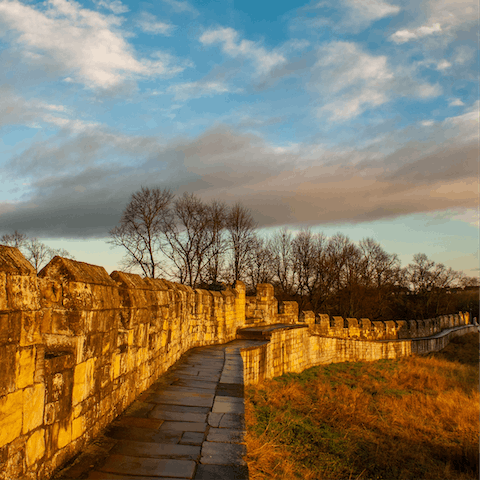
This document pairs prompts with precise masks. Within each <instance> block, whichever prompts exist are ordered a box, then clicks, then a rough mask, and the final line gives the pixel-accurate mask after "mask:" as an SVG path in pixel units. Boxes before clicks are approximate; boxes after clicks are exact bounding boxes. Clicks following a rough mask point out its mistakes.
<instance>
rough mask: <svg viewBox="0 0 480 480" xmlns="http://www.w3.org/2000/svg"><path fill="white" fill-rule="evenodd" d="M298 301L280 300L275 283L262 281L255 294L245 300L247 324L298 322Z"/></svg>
mask: <svg viewBox="0 0 480 480" xmlns="http://www.w3.org/2000/svg"><path fill="white" fill-rule="evenodd" d="M298 315H299V312H298V303H297V302H292V301H283V302H282V301H280V302H279V301H278V300H277V299H276V298H275V294H274V288H273V285H270V284H269V283H260V284H258V285H257V291H256V295H255V296H247V297H246V300H245V322H246V324H247V325H272V324H275V323H287V324H291V323H296V322H298Z"/></svg>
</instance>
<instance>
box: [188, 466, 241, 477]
mask: <svg viewBox="0 0 480 480" xmlns="http://www.w3.org/2000/svg"><path fill="white" fill-rule="evenodd" d="M194 478H195V480H227V479H228V480H248V467H247V466H237V465H228V466H227V465H199V466H198V469H197V472H196V474H195V477H194Z"/></svg>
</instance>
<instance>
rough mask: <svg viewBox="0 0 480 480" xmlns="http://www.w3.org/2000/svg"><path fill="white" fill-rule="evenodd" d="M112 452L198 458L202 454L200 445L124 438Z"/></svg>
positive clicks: (145, 455) (146, 455)
mask: <svg viewBox="0 0 480 480" xmlns="http://www.w3.org/2000/svg"><path fill="white" fill-rule="evenodd" d="M111 453H112V454H114V455H129V456H132V457H151V458H176V459H187V460H197V459H198V458H199V456H200V447H198V446H191V445H174V444H168V443H148V442H133V441H129V440H122V441H120V442H119V443H118V444H117V445H116V446H115V447H114V448H113V449H112V451H111Z"/></svg>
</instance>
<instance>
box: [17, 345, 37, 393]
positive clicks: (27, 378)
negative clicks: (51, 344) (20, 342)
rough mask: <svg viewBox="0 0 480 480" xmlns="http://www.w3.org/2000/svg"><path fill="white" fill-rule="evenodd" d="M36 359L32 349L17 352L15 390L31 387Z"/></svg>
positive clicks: (22, 349) (34, 351)
mask: <svg viewBox="0 0 480 480" xmlns="http://www.w3.org/2000/svg"><path fill="white" fill-rule="evenodd" d="M36 357H37V356H36V349H35V348H34V347H27V348H20V349H19V350H17V354H16V375H15V386H16V388H17V389H22V388H25V387H27V386H29V385H33V377H34V375H35V360H36Z"/></svg>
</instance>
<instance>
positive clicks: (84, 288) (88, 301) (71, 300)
mask: <svg viewBox="0 0 480 480" xmlns="http://www.w3.org/2000/svg"><path fill="white" fill-rule="evenodd" d="M63 306H64V307H65V308H67V309H68V310H92V309H93V294H92V286H91V285H89V284H88V283H83V282H73V281H71V282H66V283H64V284H63Z"/></svg>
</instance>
